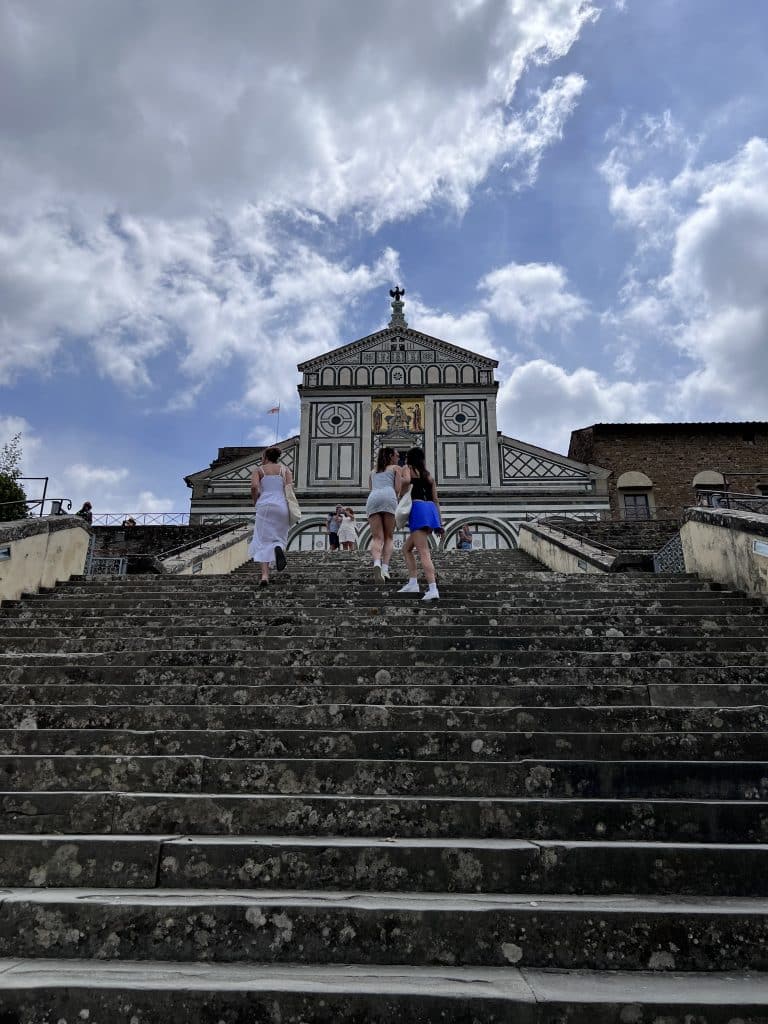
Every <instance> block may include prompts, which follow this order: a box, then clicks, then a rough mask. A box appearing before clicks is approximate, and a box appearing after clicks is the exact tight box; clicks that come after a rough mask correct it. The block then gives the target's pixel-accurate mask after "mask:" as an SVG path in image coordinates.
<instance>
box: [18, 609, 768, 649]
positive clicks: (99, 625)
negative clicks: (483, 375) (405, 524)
mask: <svg viewBox="0 0 768 1024" xmlns="http://www.w3.org/2000/svg"><path fill="white" fill-rule="evenodd" d="M44 622H45V625H39V624H38V623H34V624H32V623H26V624H19V625H18V626H17V627H14V628H12V629H11V628H4V629H3V630H2V636H3V638H4V639H5V641H6V642H7V643H8V645H9V646H10V645H14V646H15V645H16V644H17V643H18V642H20V641H24V642H28V641H30V640H35V641H36V642H39V641H40V640H47V641H53V642H55V643H57V644H59V645H62V644H70V645H71V644H73V643H75V642H77V641H81V642H82V641H85V640H88V642H89V643H90V642H91V641H93V640H96V641H99V640H104V639H109V638H114V639H116V640H118V641H119V642H121V643H125V642H126V641H128V640H131V639H136V638H141V639H144V638H148V639H151V640H152V642H153V643H157V642H158V640H159V639H162V638H164V637H167V636H170V635H172V636H173V637H174V638H175V639H176V640H177V641H178V642H181V641H182V640H183V641H184V642H186V641H188V640H193V641H195V642H200V641H201V640H205V639H210V640H220V639H223V638H226V639H227V640H232V639H233V638H234V639H240V638H242V637H243V635H244V633H247V632H248V628H247V627H246V626H245V624H244V623H237V624H233V623H232V622H231V617H230V616H228V617H224V616H222V617H221V618H220V620H219V621H218V622H216V623H212V624H210V625H207V626H203V625H196V624H194V623H189V622H187V621H186V620H184V618H178V620H177V621H176V622H175V624H173V623H172V624H169V623H162V624H161V623H152V622H146V623H142V624H138V623H128V622H126V621H125V618H123V617H120V618H116V620H114V621H109V620H106V621H104V620H98V621H96V620H89V621H88V623H87V624H86V625H83V624H82V623H78V624H74V623H59V624H56V625H51V624H50V623H49V621H48V620H47V618H46V620H45V621H44ZM763 627H764V624H763V623H762V622H760V621H759V620H756V618H755V617H751V618H750V620H749V621H748V622H745V623H743V624H742V625H735V626H733V625H726V624H721V623H719V622H715V621H707V620H705V621H703V622H702V621H701V620H698V622H697V623H696V622H692V621H688V622H687V623H684V624H676V625H672V624H667V625H655V626H654V625H650V624H648V623H643V622H639V623H638V622H636V621H634V620H633V617H630V618H629V620H628V621H627V622H625V621H624V620H622V618H621V617H620V616H614V617H613V620H612V622H611V623H606V622H605V621H602V622H600V623H598V621H597V620H596V618H591V620H589V621H588V622H585V623H571V622H567V621H565V620H564V618H561V620H560V621H559V622H556V621H555V620H554V618H553V621H552V622H551V623H547V624H536V625H535V624H532V623H530V622H519V621H518V622H516V623H514V624H513V623H507V624H505V625H501V624H500V623H499V622H498V621H495V624H494V625H490V624H483V625H464V626H460V625H459V624H457V623H455V622H452V623H446V624H444V625H439V626H431V627H430V626H428V625H427V624H421V623H420V624H419V632H414V629H413V624H411V625H409V626H407V624H406V623H404V622H403V621H402V618H399V620H397V621H396V622H393V623H392V624H391V625H390V628H391V631H392V632H391V637H390V641H391V643H395V642H397V641H399V642H400V643H404V644H407V643H410V642H412V641H418V640H419V639H420V638H427V637H428V638H430V639H431V640H432V642H433V643H434V644H437V643H438V642H439V641H441V642H442V643H443V644H449V645H451V644H455V643H462V642H463V641H465V640H469V641H471V642H472V643H473V644H479V643H485V642H487V644H488V646H490V647H493V646H494V645H495V644H496V643H497V641H498V640H499V638H507V639H509V638H513V637H515V638H523V639H527V638H536V639H539V640H542V639H544V640H546V641H549V640H550V639H553V640H555V639H559V638H561V637H563V635H568V636H574V637H590V638H593V640H595V641H596V640H598V639H600V638H607V639H610V638H613V639H615V637H616V634H620V635H622V636H627V637H637V636H644V637H653V638H655V637H663V638H667V639H672V638H680V639H685V640H693V639H695V640H701V639H702V638H703V639H705V640H708V639H710V638H711V637H718V638H722V639H736V640H740V639H745V640H748V641H749V640H750V639H751V638H756V637H757V638H759V637H762V636H764V635H765V631H764V628H763ZM251 628H253V629H257V628H258V629H261V630H268V629H269V626H268V624H267V623H265V622H264V621H263V620H261V621H254V622H253V623H252V627H251ZM279 633H280V635H279V636H276V637H269V636H268V635H267V636H266V637H265V638H264V643H271V644H274V643H279V642H281V640H282V639H283V638H285V637H292V638H295V639H296V640H297V642H299V643H302V642H303V641H304V640H305V639H306V640H307V641H311V640H313V639H317V638H319V637H323V638H326V639H330V638H338V639H340V640H343V641H346V642H349V641H350V640H353V639H364V640H365V641H366V643H367V645H369V646H370V645H371V643H372V639H371V636H370V633H371V628H370V625H369V624H360V623H359V622H358V621H354V622H348V621H341V622H337V623H335V624H334V626H328V625H326V626H325V627H323V626H321V625H318V624H310V623H293V624H291V625H282V626H281V627H280V628H279ZM377 642H378V644H381V643H382V642H383V640H382V639H381V638H379V639H378V641H377Z"/></svg>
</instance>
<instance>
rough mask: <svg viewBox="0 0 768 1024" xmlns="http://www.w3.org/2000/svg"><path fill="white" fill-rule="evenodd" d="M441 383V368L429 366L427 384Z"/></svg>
mask: <svg viewBox="0 0 768 1024" xmlns="http://www.w3.org/2000/svg"><path fill="white" fill-rule="evenodd" d="M439 383H440V367H439V366H428V367H427V384H439Z"/></svg>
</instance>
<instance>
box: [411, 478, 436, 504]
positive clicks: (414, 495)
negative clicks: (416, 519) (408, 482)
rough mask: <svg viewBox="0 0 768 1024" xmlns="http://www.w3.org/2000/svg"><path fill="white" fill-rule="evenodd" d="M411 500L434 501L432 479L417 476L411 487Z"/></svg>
mask: <svg viewBox="0 0 768 1024" xmlns="http://www.w3.org/2000/svg"><path fill="white" fill-rule="evenodd" d="M411 501H432V481H431V480H425V479H424V478H423V477H420V476H417V477H416V478H415V479H414V481H413V486H412V487H411Z"/></svg>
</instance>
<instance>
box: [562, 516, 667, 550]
mask: <svg viewBox="0 0 768 1024" xmlns="http://www.w3.org/2000/svg"><path fill="white" fill-rule="evenodd" d="M547 521H548V522H553V523H554V524H555V525H556V526H557V525H562V527H563V529H566V530H568V531H569V532H570V533H576V534H578V535H579V537H585V538H586V539H587V540H591V541H592V542H593V543H596V544H604V545H606V546H607V547H610V548H614V549H615V550H617V551H659V550H661V548H663V547H664V545H665V544H666V543H667V541H668V540H670V539H671V538H672V537H673V536H674V535H675V534H676V533H677V532H678V530H679V529H680V523H681V520H680V519H659V520H656V519H650V520H640V521H638V520H612V521H611V522H601V521H597V520H587V521H585V520H577V519H562V520H557V519H554V520H547Z"/></svg>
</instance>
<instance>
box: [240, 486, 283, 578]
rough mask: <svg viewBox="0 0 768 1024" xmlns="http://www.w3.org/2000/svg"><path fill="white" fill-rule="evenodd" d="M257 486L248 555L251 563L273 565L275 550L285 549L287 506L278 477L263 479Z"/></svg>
mask: <svg viewBox="0 0 768 1024" xmlns="http://www.w3.org/2000/svg"><path fill="white" fill-rule="evenodd" d="M260 484H261V493H260V494H259V497H258V500H257V501H256V516H255V519H254V524H253V540H252V541H251V543H250V545H249V547H248V554H249V555H250V556H251V558H252V559H253V560H254V562H274V560H275V548H276V547H281V548H282V549H283V551H285V549H286V547H287V546H288V502H287V501H286V500H285V487H284V484H283V477H282V474H280V475H278V474H275V475H274V476H266V475H265V476H263V477H262V478H261V481H260Z"/></svg>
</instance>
